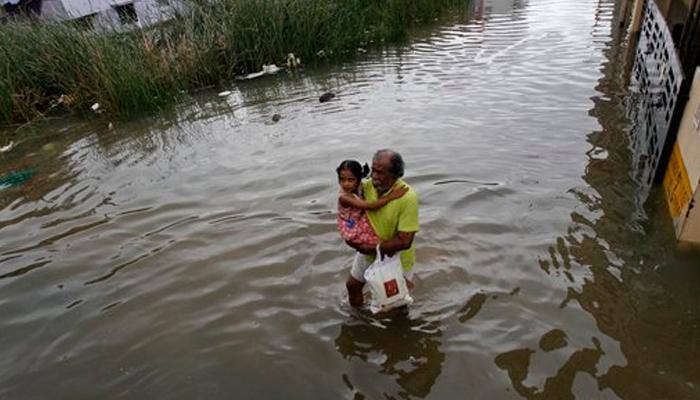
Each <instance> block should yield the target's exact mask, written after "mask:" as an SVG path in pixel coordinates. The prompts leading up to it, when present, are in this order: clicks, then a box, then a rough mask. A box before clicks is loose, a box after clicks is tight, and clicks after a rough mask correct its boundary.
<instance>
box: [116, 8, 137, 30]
mask: <svg viewBox="0 0 700 400" xmlns="http://www.w3.org/2000/svg"><path fill="white" fill-rule="evenodd" d="M114 10H115V11H116V12H117V14H118V15H119V21H121V23H122V25H126V24H130V23H132V22H137V21H138V20H139V17H138V15H136V7H135V6H134V3H128V4H122V5H120V6H114Z"/></svg>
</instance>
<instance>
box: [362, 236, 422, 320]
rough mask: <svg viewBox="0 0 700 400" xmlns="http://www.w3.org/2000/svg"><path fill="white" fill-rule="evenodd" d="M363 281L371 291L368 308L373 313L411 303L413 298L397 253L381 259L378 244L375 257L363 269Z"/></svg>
mask: <svg viewBox="0 0 700 400" xmlns="http://www.w3.org/2000/svg"><path fill="white" fill-rule="evenodd" d="M365 281H367V284H368V286H369V290H370V293H372V301H371V302H370V305H369V309H370V311H372V313H374V314H376V313H378V312H382V311H389V310H391V309H392V308H396V307H401V306H405V305H408V304H411V303H413V298H412V297H411V296H410V295H409V294H408V287H407V286H406V278H404V276H403V267H401V260H400V257H399V255H398V254H395V255H394V256H393V257H384V259H382V254H381V252H380V250H379V245H377V258H376V259H375V260H374V262H373V263H372V264H371V265H370V266H369V267H367V269H366V270H365Z"/></svg>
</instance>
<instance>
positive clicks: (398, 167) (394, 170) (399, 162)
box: [372, 149, 405, 178]
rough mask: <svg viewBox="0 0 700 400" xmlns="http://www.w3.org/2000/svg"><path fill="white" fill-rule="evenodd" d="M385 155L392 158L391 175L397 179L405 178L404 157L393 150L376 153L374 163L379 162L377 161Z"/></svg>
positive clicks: (390, 160) (390, 162)
mask: <svg viewBox="0 0 700 400" xmlns="http://www.w3.org/2000/svg"><path fill="white" fill-rule="evenodd" d="M384 154H387V155H389V156H390V159H389V173H390V174H392V175H393V176H394V177H396V178H401V177H402V176H403V171H404V167H405V164H404V162H403V157H401V154H399V153H398V152H396V151H394V150H391V149H381V150H377V152H376V153H374V157H372V161H377V159H379V157H381V156H382V155H384Z"/></svg>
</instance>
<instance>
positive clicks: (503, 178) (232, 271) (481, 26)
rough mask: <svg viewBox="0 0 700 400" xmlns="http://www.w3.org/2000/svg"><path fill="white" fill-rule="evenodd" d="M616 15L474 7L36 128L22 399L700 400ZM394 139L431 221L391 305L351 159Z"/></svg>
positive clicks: (504, 3)
mask: <svg viewBox="0 0 700 400" xmlns="http://www.w3.org/2000/svg"><path fill="white" fill-rule="evenodd" d="M618 8H619V6H618V5H616V4H615V2H614V1H612V0H601V1H592V0H580V1H579V0H576V1H574V0H530V1H515V0H513V1H509V0H485V1H478V0H475V1H474V2H473V3H471V4H469V5H467V6H464V8H463V10H462V12H460V13H455V15H451V16H447V17H445V18H444V19H440V20H437V21H434V22H433V23H432V24H430V25H429V26H427V27H424V28H421V29H419V30H417V31H415V32H414V33H413V34H412V35H411V37H410V38H409V40H408V41H407V42H406V43H405V44H403V45H399V46H394V47H391V48H389V49H386V50H383V51H370V52H368V53H366V54H365V53H360V55H359V56H358V59H357V60H355V61H352V62H348V63H345V64H342V65H339V66H333V67H319V68H315V69H307V70H302V71H296V72H294V73H291V74H287V73H282V74H279V75H278V76H275V77H266V78H264V79H260V80H255V81H249V82H237V83H236V84H234V85H231V86H227V87H222V88H215V89H213V90H211V91H207V92H205V93H202V94H201V95H199V96H197V97H196V98H195V99H194V100H193V101H192V102H190V103H188V104H185V105H182V106H181V107H178V109H177V110H175V111H173V112H165V113H163V114H162V115H159V116H157V117H152V118H142V119H139V120H134V121H129V122H115V128H114V129H113V130H110V129H109V128H108V124H109V122H110V121H109V120H107V119H104V118H98V119H95V120H90V121H84V120H83V121H79V120H75V119H62V120H58V121H52V122H49V123H47V124H45V125H42V126H41V127H37V128H25V134H24V136H23V138H24V139H22V140H21V141H20V142H19V143H18V145H17V147H16V148H15V149H14V150H13V151H12V152H9V153H4V154H2V155H0V176H7V175H8V174H12V173H16V172H19V171H26V170H31V171H34V172H33V175H32V176H30V177H29V178H28V179H27V180H24V181H22V182H15V183H16V184H13V185H11V186H9V187H4V188H3V189H1V190H0V207H1V208H0V234H1V235H2V241H1V242H0V332H1V334H0V398H1V399H43V398H129V399H130V398H133V399H143V398H173V399H192V398H206V399H215V398H236V399H260V398H271V399H272V398H274V399H276V398H288V399H309V398H315V399H335V398H346V399H363V398H364V399H380V398H396V399H401V398H433V399H453V398H471V399H496V398H497V399H518V398H528V399H554V398H561V399H566V398H574V397H578V398H584V399H591V398H596V399H614V398H624V399H659V398H697V397H700V393H699V392H698V385H700V369H699V368H697V361H696V360H698V359H700V354H699V352H698V348H697V346H696V343H697V338H698V337H700V336H699V334H700V330H699V326H698V324H699V322H700V310H699V309H698V304H700V302H699V301H698V300H700V299H699V298H698V297H699V296H700V295H699V294H700V284H698V282H700V280H699V278H700V276H699V275H700V272H699V270H698V269H697V264H698V262H697V260H698V259H699V258H698V255H697V254H693V253H687V252H678V251H677V250H676V244H675V240H674V238H673V232H672V227H671V222H670V219H669V217H668V215H667V211H666V208H665V204H664V200H663V199H662V198H659V196H658V195H653V196H652V198H651V199H650V201H649V202H648V204H647V205H646V207H645V206H644V205H643V204H640V203H639V200H638V196H637V194H638V193H639V191H640V184H639V183H637V182H635V180H634V179H633V178H631V177H630V176H631V174H630V160H631V159H632V157H631V155H630V153H629V150H628V149H629V135H630V134H633V132H634V126H632V125H631V123H630V121H629V119H628V118H627V117H626V115H625V103H626V102H628V101H630V99H629V97H628V95H627V92H626V90H625V82H624V71H625V65H626V64H625V60H624V54H625V52H626V49H625V47H624V43H625V42H624V37H620V33H619V32H617V20H616V18H617V15H618V12H619V11H618ZM223 90H230V91H232V94H231V95H229V96H227V97H219V96H217V93H218V92H219V91H223ZM326 91H333V92H335V93H336V94H337V96H336V98H335V99H334V100H333V101H331V102H328V103H323V104H321V103H319V102H318V96H319V95H320V94H322V93H324V92H326ZM274 114H280V115H281V116H282V118H281V120H280V121H278V122H276V123H275V122H273V120H272V115H274ZM31 129H36V130H37V132H35V133H32V132H31ZM383 147H390V148H394V149H396V150H398V151H400V152H401V153H402V154H403V155H404V158H405V160H406V162H407V176H406V180H407V181H408V182H409V183H410V184H411V185H413V186H414V188H415V189H416V191H417V192H418V193H419V196H420V202H421V208H420V219H421V231H420V233H419V234H418V235H417V238H416V240H417V248H418V265H417V267H416V273H417V284H418V287H417V289H416V290H415V292H414V295H415V296H414V297H415V298H416V303H415V304H414V305H413V306H412V307H411V308H410V311H409V313H408V314H407V315H401V314H398V315H391V316H389V317H383V318H375V317H372V316H371V315H369V314H368V313H367V312H356V311H353V310H352V309H351V308H350V307H349V306H348V305H347V302H346V300H345V298H344V295H345V289H344V280H345V278H346V276H347V274H348V271H349V266H350V262H351V259H352V256H353V254H352V251H351V250H350V249H349V248H348V247H346V246H345V245H344V244H343V243H342V242H341V240H340V239H339V237H338V234H337V232H336V231H335V214H334V212H335V201H336V197H335V196H336V193H337V187H336V185H337V184H336V181H335V176H334V169H335V166H336V165H337V164H338V163H339V162H340V161H341V160H343V159H345V158H357V159H360V160H363V161H368V160H369V159H370V158H371V156H372V153H373V152H374V150H376V149H379V148H383ZM693 263H695V264H693Z"/></svg>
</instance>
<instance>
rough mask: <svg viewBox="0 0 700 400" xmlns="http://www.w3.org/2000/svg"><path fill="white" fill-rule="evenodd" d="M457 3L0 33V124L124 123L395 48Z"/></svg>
mask: <svg viewBox="0 0 700 400" xmlns="http://www.w3.org/2000/svg"><path fill="white" fill-rule="evenodd" d="M456 3H459V1H457V0H215V1H209V0H190V2H188V5H187V7H185V8H184V9H185V10H186V11H184V12H181V13H180V14H178V15H177V16H176V17H175V18H174V19H172V20H170V21H168V22H166V23H164V24H160V25H158V26H153V27H150V28H144V29H141V28H135V29H133V30H130V31H128V32H126V33H109V34H98V33H96V32H94V31H92V30H88V29H85V27H84V26H83V25H81V24H79V23H52V24H49V23H43V24H42V23H38V22H34V21H29V20H12V21H8V22H7V23H5V24H0V123H5V124H7V123H12V122H21V121H29V120H32V119H34V118H36V117H38V116H41V115H43V114H44V113H45V112H47V111H48V110H50V109H52V108H54V107H59V106H60V107H62V108H68V109H74V110H80V111H84V110H89V109H90V106H91V105H92V104H93V103H99V104H100V106H101V108H102V109H103V110H106V111H107V112H112V113H116V114H119V115H121V116H128V115H131V114H133V113H136V112H144V111H152V110H154V109H158V108H160V107H162V106H164V105H166V104H168V103H171V102H172V101H173V99H175V98H177V97H178V96H179V95H180V94H181V93H183V92H187V91H191V90H195V89H197V88H201V87H204V86H209V85H213V84H218V83H222V82H225V81H229V80H231V79H232V78H233V77H234V76H236V75H239V74H243V73H248V72H253V71H257V70H259V69H260V68H261V65H263V64H269V63H277V64H278V65H279V64H283V63H284V61H285V60H286V57H287V54H288V53H294V54H295V55H296V56H297V57H300V58H301V60H302V61H303V62H306V63H309V62H313V61H315V60H318V59H319V58H321V57H325V58H328V59H336V58H339V57H347V56H348V55H351V54H354V53H355V51H356V50H357V48H358V47H359V46H369V45H371V44H372V43H376V44H378V45H379V44H382V43H386V42H395V41H397V40H400V39H402V38H403V37H404V36H405V35H406V33H407V31H408V29H409V28H410V27H411V26H412V25H414V24H416V23H418V22H420V21H421V20H432V19H433V18H434V17H436V16H438V15H439V14H440V13H441V12H442V11H444V10H445V9H446V8H447V7H448V6H450V5H454V4H456Z"/></svg>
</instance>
